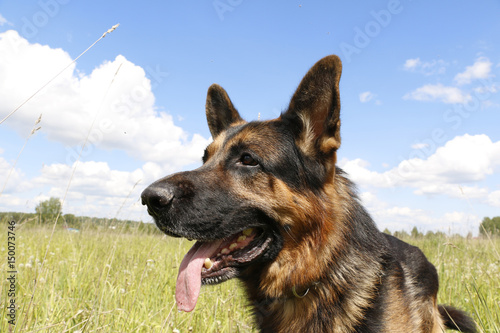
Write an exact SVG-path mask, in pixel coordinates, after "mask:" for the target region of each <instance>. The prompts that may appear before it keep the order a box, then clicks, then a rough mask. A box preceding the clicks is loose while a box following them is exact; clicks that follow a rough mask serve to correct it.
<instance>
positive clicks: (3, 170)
mask: <svg viewBox="0 0 500 333" xmlns="http://www.w3.org/2000/svg"><path fill="white" fill-rule="evenodd" d="M1 153H2V149H0V154H1ZM23 177H24V174H23V172H22V171H21V170H19V168H13V167H12V164H11V163H9V162H7V161H6V160H5V159H4V158H3V157H0V196H2V197H3V193H7V192H8V191H9V190H12V189H14V188H15V187H16V186H17V185H18V184H19V183H20V181H21V179H22V178H23Z"/></svg>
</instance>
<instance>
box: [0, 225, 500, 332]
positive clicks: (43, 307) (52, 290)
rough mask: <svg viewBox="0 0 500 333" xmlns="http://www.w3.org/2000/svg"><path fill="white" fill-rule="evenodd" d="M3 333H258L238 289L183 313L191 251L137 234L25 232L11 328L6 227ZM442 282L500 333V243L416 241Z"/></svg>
mask: <svg viewBox="0 0 500 333" xmlns="http://www.w3.org/2000/svg"><path fill="white" fill-rule="evenodd" d="M0 227H1V230H2V231H1V233H2V241H1V243H0V257H1V258H2V261H1V262H0V272H2V273H1V274H2V280H1V281H2V283H1V284H0V305H1V308H0V311H1V322H0V332H10V331H12V332H255V331H256V330H255V327H254V326H253V324H252V318H251V316H250V313H249V312H248V311H247V309H246V308H245V298H244V297H243V293H242V291H241V289H240V288H239V286H238V283H237V281H234V280H233V281H229V282H226V283H224V284H222V285H218V286H211V287H206V288H203V290H202V294H201V296H200V299H199V301H198V304H197V307H196V309H195V310H194V311H193V312H192V313H189V314H186V313H179V312H178V311H177V309H176V306H175V301H174V291H175V280H176V277H177V269H178V265H179V263H180V261H181V260H182V257H183V255H184V253H186V252H187V250H188V249H189V247H190V243H189V242H187V241H184V240H178V239H173V238H167V237H165V236H162V235H160V234H158V233H154V232H153V233H151V232H143V231H138V230H134V229H133V228H129V229H128V230H127V231H124V230H120V228H119V227H118V228H117V229H108V228H103V227H101V228H100V229H99V228H98V229H95V228H93V229H88V230H85V229H84V230H81V231H80V232H78V233H73V232H69V231H67V230H64V229H62V228H60V227H56V229H55V231H54V233H53V235H52V226H47V227H43V226H27V225H22V223H19V224H18V225H17V227H16V230H15V238H16V239H15V243H16V245H15V247H16V249H15V251H16V255H15V256H16V269H17V272H18V273H17V282H16V305H17V306H18V310H17V313H16V325H15V326H11V325H9V324H8V320H9V318H8V317H7V314H8V311H7V302H8V301H9V297H7V295H8V291H9V290H8V289H9V282H8V281H7V280H6V278H7V277H8V276H7V271H8V267H7V251H8V248H7V230H8V229H7V227H8V225H7V224H6V221H3V222H2V223H0ZM406 241H408V242H410V243H412V244H415V245H417V246H419V247H420V248H422V249H423V250H424V252H425V253H426V255H427V256H428V257H429V259H430V260H431V261H432V262H433V263H434V264H435V265H436V267H437V269H438V272H439V274H440V280H441V289H440V294H439V301H440V303H447V304H452V305H454V306H456V307H459V308H461V309H464V310H466V311H467V312H469V313H471V314H472V316H473V317H474V319H475V320H476V322H477V324H478V326H479V327H480V331H481V332H500V309H499V308H500V282H499V281H500V257H499V256H498V252H499V251H500V239H498V238H497V239H494V240H492V241H489V240H485V239H463V238H445V237H441V238H432V239H429V238H427V239H426V238H422V239H411V238H409V239H406Z"/></svg>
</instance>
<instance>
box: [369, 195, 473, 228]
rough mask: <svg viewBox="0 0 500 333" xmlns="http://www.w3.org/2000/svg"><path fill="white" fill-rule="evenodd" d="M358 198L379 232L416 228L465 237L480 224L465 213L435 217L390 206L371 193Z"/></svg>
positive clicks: (422, 212)
mask: <svg viewBox="0 0 500 333" xmlns="http://www.w3.org/2000/svg"><path fill="white" fill-rule="evenodd" d="M360 198H361V200H362V202H363V204H364V205H365V207H366V208H367V210H368V211H369V213H370V215H371V216H372V217H373V219H374V220H375V222H376V223H377V225H378V227H379V229H380V230H384V229H385V228H388V229H389V230H391V231H399V230H406V231H408V232H409V231H410V230H411V229H412V228H413V227H417V229H418V230H419V231H421V232H426V231H429V230H433V231H442V232H445V233H448V232H452V233H455V232H457V233H460V234H462V235H465V234H466V233H467V232H469V231H474V232H476V230H477V229H478V226H479V223H480V222H481V221H480V219H479V218H478V217H477V216H475V215H471V214H467V213H465V212H457V211H453V212H449V213H445V214H443V215H439V216H436V213H435V212H433V211H426V210H424V209H419V208H417V209H415V208H410V207H407V206H394V205H390V204H389V203H387V202H384V201H382V200H380V199H379V198H378V197H377V196H376V195H375V194H373V193H372V192H362V193H361V194H360Z"/></svg>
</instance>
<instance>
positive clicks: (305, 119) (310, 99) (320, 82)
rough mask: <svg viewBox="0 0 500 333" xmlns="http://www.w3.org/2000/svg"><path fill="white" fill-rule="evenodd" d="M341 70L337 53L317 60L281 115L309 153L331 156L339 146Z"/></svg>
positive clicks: (301, 145) (304, 149) (299, 143)
mask: <svg viewBox="0 0 500 333" xmlns="http://www.w3.org/2000/svg"><path fill="white" fill-rule="evenodd" d="M341 72H342V63H341V61H340V59H339V58H338V57H337V56H335V55H331V56H327V57H325V58H323V59H321V60H320V61H318V62H317V63H316V64H315V65H314V66H313V67H312V68H311V69H310V70H309V72H307V74H306V75H305V76H304V78H303V79H302V81H301V82H300V85H299V87H298V88H297V91H296V92H295V93H294V95H293V97H292V100H291V101H290V106H289V107H288V110H287V111H286V112H285V114H283V115H282V116H281V118H282V119H284V120H287V121H289V122H290V124H291V125H292V129H293V130H294V131H295V134H296V138H297V139H296V140H297V143H298V145H299V146H300V147H301V149H302V150H303V151H304V152H306V153H308V154H311V155H316V154H317V153H323V154H326V155H331V154H334V153H335V151H336V150H337V149H338V148H339V147H340V96H339V80H340V74H341ZM318 150H319V151H318Z"/></svg>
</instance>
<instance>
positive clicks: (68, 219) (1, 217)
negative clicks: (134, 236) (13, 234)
mask: <svg viewBox="0 0 500 333" xmlns="http://www.w3.org/2000/svg"><path fill="white" fill-rule="evenodd" d="M8 221H16V225H17V226H18V227H19V226H21V225H27V226H36V225H40V226H41V225H45V226H46V225H53V223H54V222H55V218H54V219H52V220H47V219H44V218H41V216H40V215H39V214H36V213H18V212H6V213H5V212H0V223H6V222H8ZM57 226H58V227H60V228H69V229H72V230H73V231H80V230H82V231H83V230H99V229H111V230H117V231H141V232H146V233H158V234H163V233H162V232H161V231H159V230H158V228H157V227H156V225H155V224H154V223H144V222H138V221H133V220H119V219H114V218H98V217H88V216H75V215H73V214H64V215H60V216H59V219H58V221H57Z"/></svg>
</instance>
